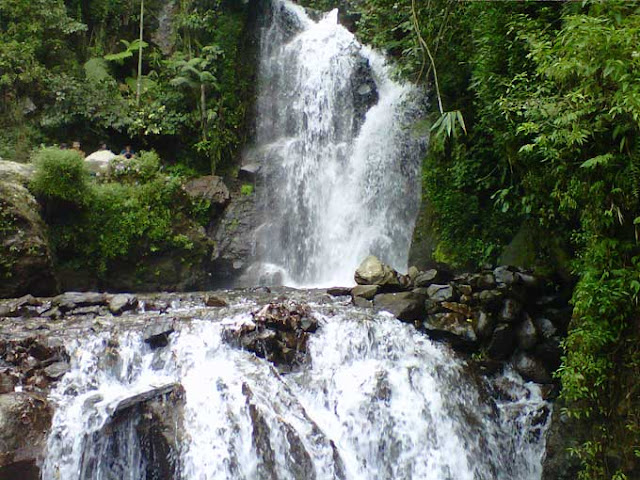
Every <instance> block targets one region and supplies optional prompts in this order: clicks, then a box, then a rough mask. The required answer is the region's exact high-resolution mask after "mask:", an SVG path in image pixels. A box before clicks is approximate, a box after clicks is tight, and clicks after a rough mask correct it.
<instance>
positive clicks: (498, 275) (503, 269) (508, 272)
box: [493, 266, 518, 285]
mask: <svg viewBox="0 0 640 480" xmlns="http://www.w3.org/2000/svg"><path fill="white" fill-rule="evenodd" d="M493 276H494V278H495V279H496V282H498V283H501V284H504V285H513V284H515V283H516V282H517V281H518V276H517V274H516V272H515V271H513V269H512V268H511V267H507V266H500V267H498V268H496V269H495V270H494V271H493Z"/></svg>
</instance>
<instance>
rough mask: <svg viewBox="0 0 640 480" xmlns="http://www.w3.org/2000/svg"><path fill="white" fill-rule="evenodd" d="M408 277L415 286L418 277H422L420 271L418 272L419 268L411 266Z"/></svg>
mask: <svg viewBox="0 0 640 480" xmlns="http://www.w3.org/2000/svg"><path fill="white" fill-rule="evenodd" d="M407 275H408V276H409V278H410V279H411V283H413V284H414V285H415V281H416V278H418V275H420V270H418V268H417V267H414V266H411V267H409V271H408V272H407Z"/></svg>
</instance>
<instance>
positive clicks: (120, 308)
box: [109, 293, 138, 315]
mask: <svg viewBox="0 0 640 480" xmlns="http://www.w3.org/2000/svg"><path fill="white" fill-rule="evenodd" d="M137 306H138V299H137V298H136V297H135V296H134V295H131V294H128V293H119V294H117V295H114V296H113V297H111V298H110V299H109V311H110V312H111V313H113V314H114V315H122V314H123V313H124V312H127V311H129V310H133V309H134V308H136V307H137Z"/></svg>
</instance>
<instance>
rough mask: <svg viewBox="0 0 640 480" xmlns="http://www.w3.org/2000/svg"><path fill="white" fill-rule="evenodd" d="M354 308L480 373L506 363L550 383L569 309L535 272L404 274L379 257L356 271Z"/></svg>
mask: <svg viewBox="0 0 640 480" xmlns="http://www.w3.org/2000/svg"><path fill="white" fill-rule="evenodd" d="M355 281H356V283H357V284H358V285H357V286H356V287H354V288H333V289H329V290H328V291H329V293H331V294H333V295H351V298H352V301H353V304H354V305H356V306H360V307H365V308H375V309H378V310H386V311H388V312H390V313H392V314H393V315H395V316H396V318H398V319H399V320H402V321H404V322H409V323H412V324H414V325H415V326H416V328H418V329H419V330H421V331H423V332H424V333H426V334H427V335H428V336H429V337H431V338H433V339H434V340H438V341H443V342H447V343H449V344H450V345H451V346H452V347H453V348H454V349H456V350H459V351H462V352H466V353H472V354H474V355H473V357H472V358H473V360H474V362H475V363H476V365H477V366H478V367H479V368H480V369H481V371H482V372H485V373H492V372H494V371H496V370H497V369H499V368H500V367H501V366H502V365H504V364H505V363H510V364H512V365H513V367H514V368H515V370H516V371H518V373H520V375H522V377H523V378H525V379H526V380H531V381H534V382H536V383H541V384H550V383H552V381H553V378H552V373H553V372H554V371H555V370H556V369H557V368H558V367H559V366H560V357H561V355H562V349H561V346H560V341H561V339H562V337H563V335H565V333H566V329H567V326H568V323H569V320H570V318H571V309H570V308H569V307H568V306H567V300H566V298H565V297H564V296H563V295H562V294H559V293H558V292H557V286H555V285H553V284H550V283H547V282H545V281H544V280H543V279H541V278H538V277H536V276H534V275H532V274H531V273H529V272H527V271H524V270H521V269H517V268H514V267H508V266H501V267H497V268H495V269H486V270H482V271H480V272H477V273H465V274H462V275H457V276H454V275H452V274H450V273H448V272H445V271H440V270H435V269H433V270H427V271H419V270H418V269H416V268H415V267H412V268H411V269H409V273H408V274H407V275H402V274H399V273H398V272H397V271H395V270H393V269H392V268H391V267H389V266H388V265H385V264H383V263H382V262H381V261H380V260H379V259H377V258H376V257H374V256H369V257H367V258H366V259H365V260H364V261H363V262H362V264H361V265H360V266H359V267H358V269H357V270H356V273H355Z"/></svg>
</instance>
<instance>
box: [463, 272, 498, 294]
mask: <svg viewBox="0 0 640 480" xmlns="http://www.w3.org/2000/svg"><path fill="white" fill-rule="evenodd" d="M468 281H469V285H471V288H473V289H474V290H491V289H493V288H495V287H496V279H495V277H494V276H493V273H476V274H474V275H471V276H470V277H469V280H468Z"/></svg>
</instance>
